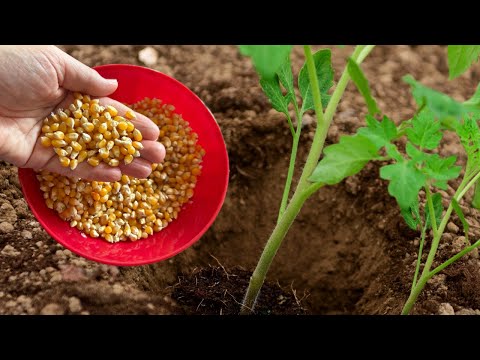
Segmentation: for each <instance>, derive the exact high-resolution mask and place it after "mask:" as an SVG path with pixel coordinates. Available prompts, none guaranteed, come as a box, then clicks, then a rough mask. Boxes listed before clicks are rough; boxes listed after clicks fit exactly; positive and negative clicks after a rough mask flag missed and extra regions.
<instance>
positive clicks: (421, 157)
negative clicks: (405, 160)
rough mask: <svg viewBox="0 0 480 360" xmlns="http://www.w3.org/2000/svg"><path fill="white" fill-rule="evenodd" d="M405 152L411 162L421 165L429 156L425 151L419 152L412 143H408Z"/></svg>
mask: <svg viewBox="0 0 480 360" xmlns="http://www.w3.org/2000/svg"><path fill="white" fill-rule="evenodd" d="M405 150H406V152H407V155H408V156H410V158H411V159H412V160H411V161H413V162H414V163H415V164H421V163H422V162H423V161H425V160H426V159H427V157H428V156H429V155H428V154H426V153H424V152H423V151H420V150H418V149H417V148H416V147H415V146H414V145H413V144H412V143H411V142H410V141H408V142H407V145H406V147H405Z"/></svg>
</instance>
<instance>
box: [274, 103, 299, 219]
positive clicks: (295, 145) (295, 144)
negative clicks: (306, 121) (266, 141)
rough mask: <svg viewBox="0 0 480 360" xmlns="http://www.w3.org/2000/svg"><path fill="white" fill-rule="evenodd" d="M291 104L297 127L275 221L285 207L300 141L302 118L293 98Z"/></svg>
mask: <svg viewBox="0 0 480 360" xmlns="http://www.w3.org/2000/svg"><path fill="white" fill-rule="evenodd" d="M293 106H294V108H295V116H296V117H297V129H296V131H295V133H294V135H293V143H292V152H291V154H290V163H289V164H288V172H287V180H286V181H285V188H284V189H283V195H282V202H281V203H280V209H279V211H278V218H277V223H278V222H279V221H280V217H281V216H282V214H283V212H284V211H285V209H286V207H287V203H288V196H289V195H290V188H291V186H292V180H293V173H294V171H295V162H296V159H297V151H298V143H299V141H300V134H301V132H302V119H301V116H300V111H299V110H298V105H297V101H296V100H295V99H294V100H293ZM288 118H289V119H290V115H288ZM290 122H291V120H290ZM292 126H293V125H292Z"/></svg>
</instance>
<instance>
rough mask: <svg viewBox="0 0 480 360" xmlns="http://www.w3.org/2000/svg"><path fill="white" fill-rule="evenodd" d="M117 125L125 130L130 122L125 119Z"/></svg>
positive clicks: (119, 128)
mask: <svg viewBox="0 0 480 360" xmlns="http://www.w3.org/2000/svg"><path fill="white" fill-rule="evenodd" d="M45 126H47V125H45ZM117 127H118V130H120V131H125V130H127V127H128V124H127V123H126V122H125V121H122V122H119V123H118V125H117ZM49 129H50V127H49ZM45 132H47V131H45Z"/></svg>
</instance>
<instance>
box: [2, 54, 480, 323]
mask: <svg viewBox="0 0 480 360" xmlns="http://www.w3.org/2000/svg"><path fill="white" fill-rule="evenodd" d="M143 48H145V46H141V45H136V46H65V47H63V49H64V50H66V51H67V52H68V53H69V54H71V55H72V56H74V57H76V58H78V59H79V60H81V61H83V62H84V63H86V64H87V65H90V66H94V65H99V64H105V63H133V64H139V65H143V64H142V63H141V62H140V61H139V60H138V52H139V51H140V50H142V49H143ZM154 48H155V49H156V50H157V53H158V61H157V63H156V64H155V65H153V66H152V67H153V68H155V69H157V70H160V71H162V72H165V73H167V74H169V75H172V76H174V77H175V78H177V79H178V80H180V81H181V82H183V83H185V84H186V85H187V86H188V87H190V88H191V89H192V90H193V91H195V92H196V93H197V94H198V95H199V96H200V97H201V98H202V99H203V100H204V101H205V102H206V104H207V105H208V106H209V107H210V109H211V110H212V112H213V113H214V115H215V117H216V119H217V121H218V123H219V124H220V127H221V129H222V132H223V135H224V138H225V141H226V144H227V148H228V151H229V157H230V165H231V174H230V185H229V190H228V194H227V198H226V200H225V204H224V206H223V208H222V210H221V212H220V214H219V216H218V218H217V220H216V221H215V223H214V224H213V226H212V227H211V228H210V229H209V230H208V231H207V233H206V234H205V235H204V236H203V238H202V239H201V241H199V242H197V243H196V245H194V246H193V247H192V248H189V249H187V250H186V251H184V252H183V253H181V254H179V255H177V256H176V257H174V258H172V259H169V260H167V261H164V262H162V263H158V264H155V265H149V266H142V267H136V268H117V267H114V266H106V265H100V264H96V263H93V262H91V261H88V260H85V259H82V258H79V257H77V256H75V255H73V254H71V253H70V252H69V251H68V250H64V249H63V248H62V247H61V246H60V245H58V244H56V243H55V242H54V241H53V240H52V239H51V238H50V237H49V236H48V235H47V234H46V233H45V231H44V230H43V229H42V228H41V227H40V226H39V224H38V222H36V221H35V219H34V218H33V217H32V215H31V213H30V212H29V210H28V208H27V206H26V204H25V201H24V200H23V198H22V194H21V191H20V189H19V184H18V179H17V176H16V170H15V169H14V168H13V167H11V166H9V165H6V164H3V163H0V191H1V192H2V194H0V269H1V271H0V314H17V313H29V314H37V313H90V314H98V313H115V314H118V313H134V314H145V313H148V314H181V313H184V314H193V313H202V314H206V313H208V314H212V313H214V314H219V313H220V309H222V310H221V311H222V313H224V314H227V313H235V306H238V302H239V301H240V300H241V298H242V296H243V290H244V288H245V286H246V282H247V281H248V274H249V273H250V272H251V271H252V270H253V268H254V266H255V264H256V261H257V259H258V257H259V255H260V253H261V250H262V247H263V245H264V244H265V241H266V239H267V238H268V236H269V234H270V232H271V231H272V229H273V225H274V223H275V220H276V215H277V211H278V206H279V203H280V198H281V194H282V191H283V183H284V179H285V174H286V169H287V165H288V158H289V153H290V147H291V138H290V136H289V130H288V128H287V126H286V121H285V120H284V119H283V117H282V116H281V115H278V114H277V113H275V112H274V111H272V110H270V106H269V104H268V101H267V100H266V98H265V97H264V95H263V94H262V92H261V89H260V87H259V85H258V79H257V77H256V75H255V72H254V71H253V69H252V67H251V64H250V62H249V60H248V59H245V58H242V57H241V56H239V55H238V53H237V50H236V49H235V47H233V46H154ZM351 49H352V48H351V47H350V46H347V47H345V48H343V49H337V48H335V49H334V50H333V61H334V67H335V69H336V79H337V80H338V77H339V73H340V71H341V68H342V67H343V64H344V62H345V59H346V57H347V56H348V54H349V53H350V52H351ZM302 59H303V55H302V53H301V51H300V48H298V49H296V51H295V53H294V56H293V64H294V68H295V72H296V73H298V69H299V68H300V66H301V63H302V61H303V60H302ZM363 68H364V70H365V73H366V75H367V77H368V79H369V80H370V83H371V84H372V89H373V94H374V95H375V96H376V98H377V100H378V105H379V107H380V108H381V109H382V110H383V111H384V112H385V113H387V114H388V115H389V116H390V117H391V118H392V119H394V120H395V121H397V122H398V121H400V120H402V119H406V118H408V117H409V116H411V115H412V114H413V112H414V110H415V104H414V102H413V100H412V98H411V96H410V91H409V88H408V86H407V85H406V84H404V83H403V82H402V81H401V78H402V76H403V75H405V74H412V75H413V76H414V77H415V78H416V79H417V80H419V81H421V82H422V83H423V84H425V85H428V86H431V87H434V88H436V89H438V90H441V91H445V92H446V93H448V94H450V95H451V96H453V97H454V98H456V99H458V100H464V99H466V98H467V97H469V96H470V95H471V94H472V93H473V91H474V89H475V87H476V85H477V84H478V82H479V80H480V69H479V68H478V67H475V68H474V70H473V71H469V72H467V73H466V74H465V75H463V76H462V77H460V78H459V79H456V80H454V81H448V76H447V74H448V69H447V63H446V49H445V47H439V46H414V47H411V46H380V47H377V48H376V49H375V50H374V52H373V53H372V55H371V56H370V57H369V58H368V59H367V60H366V62H365V64H364V65H363ZM365 110H366V109H365V105H364V101H363V99H362V98H361V96H360V95H359V94H358V93H357V91H356V90H355V88H354V86H353V85H352V84H350V85H349V86H348V88H347V91H346V94H345V96H344V99H343V100H342V101H341V103H340V105H339V109H338V113H337V115H336V117H335V119H334V124H333V126H332V127H331V129H330V132H329V135H328V139H327V142H328V143H332V142H335V141H337V140H338V137H339V135H342V134H349V133H351V132H353V131H355V130H356V129H357V128H358V127H359V126H362V124H364V122H363V117H364V115H365V112H366V111H365ZM303 121H304V127H303V134H302V140H301V148H300V151H299V156H298V164H302V163H303V162H304V160H305V157H306V151H307V150H308V148H309V145H310V142H311V139H312V137H313V131H314V124H313V123H312V117H311V116H310V115H306V116H305V118H304V119H303ZM440 152H441V153H442V154H443V155H447V154H456V155H458V156H459V158H460V160H461V161H464V157H463V155H462V151H461V148H460V147H459V144H458V141H457V139H456V137H455V136H453V135H451V134H447V136H445V138H444V140H443V142H442V148H441V150H440ZM380 165H381V164H370V165H368V166H367V167H366V169H364V170H363V171H362V172H361V173H360V174H358V175H356V176H354V177H352V178H350V179H348V180H346V181H344V182H342V183H341V184H339V185H337V186H332V187H326V188H324V189H322V190H321V191H320V192H318V193H317V194H315V195H314V196H313V197H312V198H311V199H309V200H308V201H307V203H306V205H305V206H304V208H303V209H302V211H301V213H300V214H299V216H298V218H297V220H296V222H295V223H294V225H293V226H292V228H291V230H290V232H289V234H288V236H287V238H286V239H285V241H284V243H283V245H282V247H281V249H280V251H279V252H278V255H277V257H276V259H275V261H274V263H273V264H272V267H271V270H270V272H269V276H268V279H269V286H268V287H267V288H265V289H264V291H263V292H262V294H264V295H268V294H270V297H269V298H268V299H266V300H267V302H266V303H265V304H266V307H265V308H261V307H260V308H259V310H258V311H259V312H261V313H266V312H270V313H285V312H287V311H288V310H286V309H288V308H291V309H293V311H292V312H291V313H297V314H298V313H303V310H302V308H305V309H306V311H307V312H308V313H313V314H398V313H399V312H400V310H401V307H402V305H403V303H404V301H405V300H406V297H407V295H408V292H409V288H410V283H411V279H412V276H413V271H414V266H415V261H416V252H417V247H418V240H419V239H418V237H419V234H417V233H416V232H413V231H411V230H410V229H409V228H408V227H407V226H406V225H405V223H404V221H403V219H402V218H401V216H400V214H399V211H398V208H397V205H396V203H395V201H394V199H392V198H391V197H390V196H389V195H388V193H387V184H386V182H384V181H383V180H379V176H378V169H379V166H380ZM451 185H452V186H455V184H454V183H452V184H451ZM452 190H453V189H452V188H449V190H448V191H446V192H444V194H443V195H444V197H445V199H447V198H449V197H450V196H451V195H452V194H453V192H452ZM467 200H468V196H467ZM464 210H465V213H466V216H467V220H468V222H469V223H470V224H471V225H472V229H471V234H470V235H471V236H472V239H476V238H478V237H479V236H480V214H479V212H478V211H476V210H472V209H468V208H467V207H464ZM452 219H453V220H452V225H450V226H449V230H448V231H447V233H446V234H445V235H444V240H443V241H442V242H441V245H440V251H439V254H438V256H437V259H438V261H437V263H439V262H440V260H442V259H444V260H445V259H446V258H447V257H449V256H451V255H452V254H453V253H454V252H457V251H458V247H459V246H460V244H461V241H462V238H461V236H462V235H463V234H462V231H461V230H458V229H457V227H458V228H460V229H461V223H460V221H459V220H458V218H456V217H455V216H454V217H453V218H452ZM454 225H456V226H454ZM12 227H13V229H12ZM427 246H428V244H427ZM238 266H241V268H242V269H239V268H238ZM219 267H220V268H219ZM227 274H229V276H227ZM479 277H480V261H479V260H478V253H477V252H475V253H472V254H471V255H469V256H467V257H465V258H464V259H462V260H460V261H458V262H457V263H456V264H454V265H453V266H451V267H450V268H448V269H447V270H445V271H444V272H443V273H441V274H440V275H438V276H437V277H435V278H433V279H432V280H431V282H430V283H429V284H428V285H427V287H426V289H425V291H424V292H423V294H422V295H421V296H420V298H419V300H418V302H417V305H416V307H415V309H414V313H416V314H450V313H456V314H474V313H480V310H479V309H480V285H479V284H480V281H479V280H480V278H479ZM225 290H227V293H225ZM229 295H231V296H229ZM279 296H281V298H280V300H279ZM283 300H284V301H283ZM297 300H298V303H299V304H300V306H299V305H298V303H297ZM224 303H226V304H224ZM277 306H282V307H281V308H278V307H277Z"/></svg>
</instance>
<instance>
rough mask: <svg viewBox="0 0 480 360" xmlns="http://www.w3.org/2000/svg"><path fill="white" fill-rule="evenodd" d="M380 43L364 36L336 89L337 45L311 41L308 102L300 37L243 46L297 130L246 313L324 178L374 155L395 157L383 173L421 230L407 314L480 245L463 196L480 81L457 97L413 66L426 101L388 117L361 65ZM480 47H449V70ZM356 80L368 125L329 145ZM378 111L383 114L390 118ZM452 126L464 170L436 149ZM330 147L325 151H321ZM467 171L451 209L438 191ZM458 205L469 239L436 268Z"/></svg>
mask: <svg viewBox="0 0 480 360" xmlns="http://www.w3.org/2000/svg"><path fill="white" fill-rule="evenodd" d="M373 48H374V46H373V45H359V46H357V47H356V48H355V50H354V52H353V54H352V55H351V57H350V58H349V59H348V61H347V64H346V65H345V69H344V70H343V73H342V75H341V77H340V80H339V82H338V84H337V85H336V87H335V90H334V91H333V93H332V95H329V90H330V88H331V87H332V86H333V69H332V66H331V52H330V50H327V49H324V50H320V51H318V52H316V53H315V54H312V52H311V48H310V46H304V52H305V57H306V62H305V64H304V66H303V67H302V69H301V70H300V73H299V78H298V88H299V90H300V94H301V97H302V101H301V103H297V100H296V96H295V92H294V82H293V75H292V70H291V64H290V51H291V49H292V46H287V45H279V46H261V45H257V46H241V47H240V51H241V52H242V53H243V54H244V55H247V56H250V57H251V58H252V60H253V63H254V65H255V68H256V69H257V72H258V73H259V76H260V84H261V86H262V89H263V91H264V92H265V94H266V95H267V97H268V98H269V100H270V102H271V104H272V107H273V108H274V109H275V110H277V111H279V112H282V113H284V114H285V116H286V118H287V121H288V124H289V127H290V130H291V133H292V136H293V146H292V153H291V157H290V164H289V168H288V174H287V180H286V184H285V189H284V193H283V196H282V201H281V204H280V211H279V215H278V220H277V224H276V226H275V228H274V230H273V232H272V234H271V236H270V238H269V239H268V242H267V244H266V246H265V248H264V250H263V253H262V255H261V257H260V260H259V262H258V264H257V267H256V268H255V270H254V272H253V274H252V277H251V279H250V284H249V287H248V289H247V292H246V295H245V298H244V301H243V304H242V309H241V313H244V314H245V313H250V312H252V311H253V310H254V306H255V301H256V298H257V296H258V294H259V291H260V289H261V286H262V284H263V282H264V280H265V276H266V274H267V271H268V269H269V267H270V264H271V262H272V260H273V258H274V256H275V254H276V252H277V250H278V248H279V247H280V245H281V243H282V240H283V239H284V237H285V235H286V233H287V231H288V229H289V227H290V226H291V224H292V223H293V221H294V220H295V217H296V216H297V214H298V212H299V211H300V209H301V207H302V206H303V204H304V202H305V200H306V199H308V198H309V197H310V196H311V195H312V194H313V193H315V192H316V191H317V190H319V189H320V188H322V187H323V186H325V185H334V184H338V183H339V182H341V181H342V180H344V179H345V178H347V177H348V176H351V175H354V174H357V173H358V172H359V171H361V170H362V169H363V168H364V166H365V165H366V164H367V163H368V162H370V161H383V162H385V161H388V162H389V163H388V164H386V165H383V166H382V167H381V168H380V177H381V178H382V179H384V180H387V181H389V185H388V192H389V193H390V195H392V196H393V197H395V199H396V201H397V203H398V205H399V207H400V209H401V214H402V216H403V217H404V219H405V221H406V223H407V225H408V226H409V227H410V228H412V229H414V230H417V231H419V232H420V243H419V250H418V260H417V263H416V268H415V271H414V276H413V281H412V287H411V292H410V295H409V297H408V299H407V301H406V303H405V306H404V308H403V310H402V314H408V313H410V311H411V309H412V307H413V305H414V304H415V301H416V299H417V298H418V295H419V294H420V293H421V291H422V290H423V288H424V287H425V285H426V283H427V281H428V280H429V279H431V278H432V277H433V276H434V275H436V274H437V273H439V272H440V271H442V270H443V269H445V268H446V267H447V266H449V265H450V264H452V263H453V262H455V261H456V260H458V259H460V258H461V257H462V256H464V255H465V254H467V253H469V252H470V251H472V250H473V249H475V248H476V247H478V246H480V240H478V241H476V242H474V243H473V244H472V243H471V242H470V240H469V238H468V230H469V224H468V222H467V221H466V219H465V216H464V214H463V211H462V208H461V206H460V205H459V203H460V202H461V201H462V199H463V197H464V196H465V194H466V193H467V191H468V190H470V189H471V188H474V187H475V184H478V183H480V129H479V127H478V125H477V119H478V118H480V86H479V87H478V88H477V90H476V92H475V93H474V95H473V96H472V97H471V98H470V99H469V100H467V101H464V102H458V101H456V100H454V99H452V98H451V97H449V96H448V95H446V94H443V93H440V92H438V91H436V90H433V89H430V88H428V87H426V86H423V85H422V84H420V83H418V82H417V81H416V80H415V79H414V78H413V77H412V76H410V75H407V76H405V77H404V78H403V80H404V81H405V82H406V83H408V84H409V85H410V86H411V89H412V95H413V97H414V99H415V100H416V102H417V104H418V109H417V112H416V114H415V115H414V116H413V117H412V118H411V119H408V120H405V121H402V122H401V123H400V124H399V125H398V126H397V125H396V124H395V123H394V122H393V121H392V120H390V119H389V117H387V116H385V115H383V116H381V111H380V110H379V108H378V107H377V104H376V101H375V99H374V97H373V96H372V94H371V91H370V87H369V83H368V80H367V79H366V77H365V75H364V74H363V72H362V70H361V68H360V64H361V63H362V61H363V60H364V59H365V58H366V56H367V55H368V54H369V53H370V52H371V51H372V49H373ZM479 54H480V46H477V45H468V46H464V45H461V46H460V45H459V46H455V45H451V46H449V47H448V64H449V71H450V79H453V78H455V77H457V76H460V75H461V74H462V73H463V72H465V71H466V70H467V69H468V68H469V67H470V65H471V64H472V63H474V62H475V61H477V59H478V56H479ZM350 79H352V80H353V81H354V83H355V85H356V86H357V88H358V90H359V92H360V93H361V94H362V95H363V97H364V98H365V101H366V104H367V107H368V111H369V114H368V115H367V116H366V125H367V126H366V127H362V128H360V129H358V131H357V133H356V134H353V135H349V136H342V137H340V140H339V142H338V143H337V144H333V145H330V146H328V147H326V148H325V151H323V146H324V143H325V138H326V136H327V131H328V128H329V126H330V124H331V122H332V119H333V116H334V114H335V111H336V109H337V105H338V103H339V101H340V99H341V97H342V95H343V93H344V91H345V88H346V86H347V84H348V81H349V80H350ZM290 105H291V106H292V107H293V110H294V111H293V112H294V114H295V117H296V120H297V121H296V123H297V125H296V127H295V126H294V125H293V121H292V118H291V116H290V112H289V109H290V108H289V106H290ZM312 109H314V110H315V114H316V117H317V127H316V130H315V135H314V138H313V142H312V145H311V148H310V152H309V154H308V157H307V161H306V163H305V166H304V168H303V171H302V174H301V176H300V180H299V182H298V185H297V188H296V189H295V191H294V192H293V195H292V196H291V197H290V192H291V191H290V188H291V183H292V178H293V172H294V168H295V160H296V154H297V149H298V143H299V139H300V131H301V123H302V117H303V114H304V113H305V111H307V110H312ZM324 109H325V110H324ZM379 115H380V116H379ZM375 116H377V117H378V118H380V117H381V120H378V119H377V118H376V117H375ZM445 131H453V132H455V133H456V134H457V135H458V137H459V138H460V141H461V143H462V145H463V147H464V149H465V152H466V154H467V162H466V164H465V166H464V169H463V170H464V171H463V172H462V171H461V170H462V168H461V167H460V166H457V165H455V163H456V160H457V159H456V157H455V156H450V157H441V156H439V155H438V154H437V153H435V149H437V148H438V146H439V144H440V141H441V139H442V137H443V134H444V132H445ZM400 138H405V140H406V146H405V150H404V151H403V150H402V151H400V149H399V147H398V146H397V145H396V143H395V142H396V141H397V140H399V139H400ZM322 151H323V155H324V156H323V158H322V159H321V160H320V157H321V155H322ZM319 160H320V161H319ZM461 173H462V174H463V175H462V179H461V181H460V185H459V186H458V187H457V189H456V192H455V194H454V195H453V196H452V198H451V199H449V205H448V206H447V208H446V209H445V208H444V207H443V204H442V196H441V194H440V193H439V192H438V191H439V190H445V189H446V188H447V182H448V181H450V180H454V179H456V178H458V177H459V175H460V174H461ZM421 192H424V193H425V201H424V202H420V201H419V193H421ZM472 205H473V206H474V207H477V208H478V207H480V186H476V191H475V194H474V196H473V202H472ZM452 212H455V213H456V214H457V216H458V218H459V219H460V221H461V223H462V225H463V227H464V232H465V246H464V248H463V249H462V250H461V251H460V252H458V253H457V254H456V255H454V256H453V257H451V258H450V259H448V260H447V261H445V262H443V263H442V264H440V265H438V266H436V267H434V268H433V269H432V265H433V262H434V260H435V256H436V253H437V250H438V246H439V243H440V241H441V238H442V235H443V233H444V231H445V227H446V225H447V223H448V222H449V220H450V217H451V215H452ZM428 230H431V233H432V234H433V235H432V239H431V246H430V250H429V253H428V257H427V260H426V261H425V263H424V264H422V253H423V251H424V246H425V240H426V237H427V235H428V233H427V231H428ZM422 265H423V269H422ZM421 269H422V271H420V270H421Z"/></svg>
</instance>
